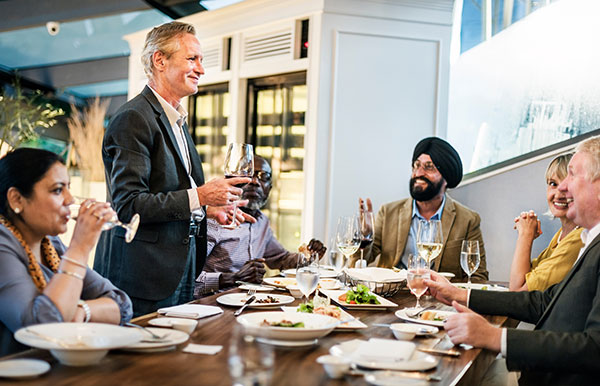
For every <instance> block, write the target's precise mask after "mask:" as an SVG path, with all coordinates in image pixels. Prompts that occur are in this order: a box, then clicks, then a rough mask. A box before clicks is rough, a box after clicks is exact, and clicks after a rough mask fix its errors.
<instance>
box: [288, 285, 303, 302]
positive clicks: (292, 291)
mask: <svg viewBox="0 0 600 386" xmlns="http://www.w3.org/2000/svg"><path fill="white" fill-rule="evenodd" d="M285 288H287V290H288V291H290V294H291V295H292V296H293V297H295V298H296V299H300V298H301V297H302V291H300V287H298V286H297V285H288V286H286V287H285Z"/></svg>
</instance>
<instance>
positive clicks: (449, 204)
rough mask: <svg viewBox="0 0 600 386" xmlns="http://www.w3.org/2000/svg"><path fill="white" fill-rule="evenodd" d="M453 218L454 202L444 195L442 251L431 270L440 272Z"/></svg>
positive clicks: (454, 213)
mask: <svg viewBox="0 0 600 386" xmlns="http://www.w3.org/2000/svg"><path fill="white" fill-rule="evenodd" d="M455 218H456V206H455V205H454V200H452V199H451V198H450V196H448V195H447V194H446V203H445V204H444V210H443V211H442V235H443V236H444V240H443V241H442V242H443V244H442V251H441V252H440V254H439V256H438V257H437V258H436V259H435V260H434V262H433V269H434V270H435V271H439V270H440V265H441V264H442V257H443V256H444V250H445V249H446V244H447V241H448V237H449V236H450V229H452V225H454V219H455Z"/></svg>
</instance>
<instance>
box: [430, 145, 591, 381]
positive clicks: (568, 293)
mask: <svg viewBox="0 0 600 386" xmlns="http://www.w3.org/2000/svg"><path fill="white" fill-rule="evenodd" d="M558 189H559V191H561V192H563V193H564V194H565V195H566V197H567V202H568V211H567V217H568V218H569V219H571V220H573V222H575V224H577V225H579V226H581V227H582V228H584V231H583V232H582V233H581V239H582V241H583V243H584V245H583V248H582V249H581V251H580V252H579V257H578V259H577V261H576V262H575V264H574V265H573V268H571V271H569V273H568V274H567V276H565V278H564V279H563V281H561V282H560V283H557V284H555V285H553V286H552V287H550V288H549V289H547V290H546V291H544V292H540V291H531V292H527V291H522V292H504V293H500V292H492V291H478V290H471V291H468V290H464V289H459V288H456V287H454V286H452V285H451V284H449V283H448V282H447V281H446V280H445V279H444V278H443V277H441V276H439V275H436V274H434V275H433V277H432V280H426V284H427V285H428V286H429V288H430V291H431V292H432V294H433V295H434V296H435V297H436V298H437V299H438V300H440V301H442V302H444V303H446V304H452V305H453V306H454V308H456V310H457V311H458V312H459V313H458V314H456V315H453V316H451V317H450V318H448V320H447V321H446V323H445V324H444V329H445V330H446V332H447V333H448V335H449V337H450V339H451V340H452V342H453V343H454V344H460V343H466V344H470V345H472V346H475V347H482V348H486V349H489V350H492V351H494V352H500V353H502V356H503V357H505V358H506V365H507V368H508V370H511V371H521V378H520V379H519V384H524V385H592V384H597V383H598V363H599V361H600V136H596V137H592V138H590V139H588V140H586V141H584V142H582V143H580V144H579V145H578V146H577V151H576V153H575V155H574V156H573V158H571V161H570V162H569V173H568V175H567V177H566V178H565V179H564V180H563V182H561V184H560V185H559V186H558ZM465 305H467V306H468V307H469V308H470V309H469V308H467V307H466V306H465ZM472 310H473V311H475V312H479V313H482V314H489V315H507V316H509V317H511V318H513V319H518V320H522V321H525V322H528V323H534V324H535V329H534V331H527V330H518V329H506V328H498V327H494V326H492V325H491V324H490V323H488V322H487V321H486V320H485V319H484V318H483V317H481V316H480V315H479V314H477V313H475V312H473V311H472Z"/></svg>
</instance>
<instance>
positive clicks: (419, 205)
mask: <svg viewBox="0 0 600 386" xmlns="http://www.w3.org/2000/svg"><path fill="white" fill-rule="evenodd" d="M412 162H413V164H412V175H411V179H410V184H409V187H410V195H411V197H412V199H411V198H405V199H403V200H400V201H394V202H391V203H388V204H384V205H382V206H381V208H380V209H379V213H378V214H377V217H376V218H375V235H374V240H373V244H372V245H371V246H370V247H367V248H366V249H365V251H364V253H365V258H366V260H367V261H368V262H371V261H374V260H375V259H376V258H377V257H379V260H377V266H379V267H385V268H391V267H398V268H406V266H407V263H408V255H409V254H417V245H416V244H417V230H418V226H419V221H422V220H441V223H442V233H443V238H444V239H443V242H444V245H443V247H442V251H441V252H440V254H439V255H438V256H437V257H436V258H435V260H434V261H433V269H434V270H436V271H438V272H450V273H453V274H454V275H455V278H454V279H453V281H456V282H465V281H466V280H467V275H466V274H465V273H464V272H463V270H462V268H461V266H460V250H461V245H462V242H463V240H477V241H479V249H480V255H481V262H480V264H479V268H478V269H477V271H476V272H475V273H474V274H473V275H472V276H471V280H472V281H475V282H482V281H487V279H488V272H487V269H486V263H485V249H484V247H483V238H482V236H481V229H480V227H479V223H480V218H479V215H478V214H477V213H476V212H474V211H472V210H471V209H469V208H467V207H466V206H464V205H462V204H460V203H459V202H457V201H455V200H453V199H452V198H450V196H448V195H447V194H446V190H447V189H449V188H454V187H456V186H457V185H458V184H459V183H460V181H461V180H462V174H463V172H462V161H461V159H460V156H459V155H458V153H457V152H456V150H455V149H454V148H453V147H452V146H451V145H450V144H449V143H448V142H446V141H444V140H443V139H440V138H437V137H429V138H425V139H423V140H421V141H420V142H419V143H418V144H417V146H416V147H415V150H414V152H413V157H412ZM360 204H361V205H360V206H361V207H363V200H362V199H360ZM366 206H367V210H372V205H371V200H370V199H367V200H366ZM357 256H359V255H357ZM354 261H356V257H354V258H353V262H354Z"/></svg>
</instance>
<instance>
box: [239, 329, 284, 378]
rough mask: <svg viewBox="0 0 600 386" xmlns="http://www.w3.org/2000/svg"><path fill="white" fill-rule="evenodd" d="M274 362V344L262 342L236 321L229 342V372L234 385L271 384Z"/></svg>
mask: <svg viewBox="0 0 600 386" xmlns="http://www.w3.org/2000/svg"><path fill="white" fill-rule="evenodd" d="M274 362H275V356H274V354H273V346H271V345H269V344H266V343H261V342H260V341H258V340H257V338H256V337H254V336H252V335H249V334H247V333H246V331H245V329H244V327H243V326H242V325H240V324H238V323H236V325H235V326H234V328H233V333H232V335H231V340H230V344H229V374H230V375H231V378H232V381H233V385H235V386H242V385H243V386H262V385H269V384H271V378H272V376H273V364H274Z"/></svg>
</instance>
